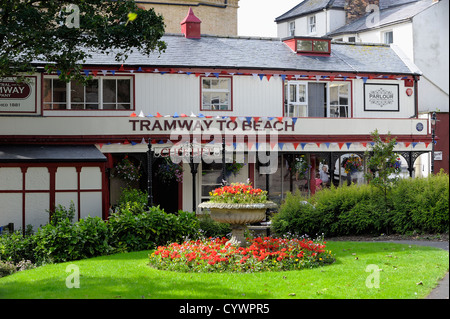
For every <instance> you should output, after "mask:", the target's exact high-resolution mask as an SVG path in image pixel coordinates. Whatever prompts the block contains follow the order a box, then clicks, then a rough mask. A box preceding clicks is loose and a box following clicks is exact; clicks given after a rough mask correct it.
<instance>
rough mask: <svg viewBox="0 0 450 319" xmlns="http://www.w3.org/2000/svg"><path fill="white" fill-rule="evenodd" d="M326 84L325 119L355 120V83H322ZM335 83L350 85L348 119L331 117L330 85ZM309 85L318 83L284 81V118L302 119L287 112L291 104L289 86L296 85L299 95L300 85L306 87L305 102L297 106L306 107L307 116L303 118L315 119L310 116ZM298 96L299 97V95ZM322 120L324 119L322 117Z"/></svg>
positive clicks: (348, 81)
mask: <svg viewBox="0 0 450 319" xmlns="http://www.w3.org/2000/svg"><path fill="white" fill-rule="evenodd" d="M320 82H323V83H325V84H326V87H325V89H326V94H327V96H326V104H327V105H326V113H327V114H326V115H327V116H325V117H323V118H330V119H332V118H336V119H339V118H353V82H352V81H351V80H345V81H340V80H334V81H328V80H324V81H320ZM335 82H339V83H340V84H346V85H348V96H347V98H348V104H347V116H346V117H336V116H331V107H332V105H331V92H330V89H331V87H330V85H331V83H335ZM308 83H316V81H311V80H285V81H284V85H283V96H284V99H283V100H284V102H283V116H286V117H300V116H292V115H290V114H289V112H288V113H286V111H287V109H286V108H287V107H288V106H289V104H290V103H291V102H289V99H290V96H289V85H290V84H295V85H296V86H297V88H296V91H297V94H298V85H305V84H306V87H305V102H297V103H296V104H295V105H299V106H303V105H305V106H306V116H305V117H302V118H313V117H309V116H308V102H309V95H308ZM297 96H298V95H297ZM338 106H339V107H340V106H342V105H341V104H338ZM321 118H322V117H321Z"/></svg>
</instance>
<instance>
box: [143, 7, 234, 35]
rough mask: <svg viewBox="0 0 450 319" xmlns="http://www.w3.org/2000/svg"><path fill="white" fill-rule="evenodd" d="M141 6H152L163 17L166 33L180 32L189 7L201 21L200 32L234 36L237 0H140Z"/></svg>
mask: <svg viewBox="0 0 450 319" xmlns="http://www.w3.org/2000/svg"><path fill="white" fill-rule="evenodd" d="M136 3H137V4H138V5H140V6H141V7H143V8H146V9H147V8H153V9H154V10H155V12H156V13H159V14H161V15H162V16H163V17H164V23H165V25H166V33H180V22H181V21H182V20H183V19H184V17H185V16H186V12H187V10H188V9H189V7H191V8H193V9H194V10H195V15H196V16H197V17H198V18H199V19H200V20H201V21H202V32H203V33H205V34H214V35H221V36H236V35H237V32H238V29H237V24H238V23H237V14H238V3H239V0H202V1H198V0H159V1H151V0H140V1H136Z"/></svg>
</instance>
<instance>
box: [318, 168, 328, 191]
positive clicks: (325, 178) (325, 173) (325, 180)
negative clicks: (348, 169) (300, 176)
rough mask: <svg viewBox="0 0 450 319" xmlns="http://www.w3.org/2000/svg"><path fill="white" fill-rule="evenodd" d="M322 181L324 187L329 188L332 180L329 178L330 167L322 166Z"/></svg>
mask: <svg viewBox="0 0 450 319" xmlns="http://www.w3.org/2000/svg"><path fill="white" fill-rule="evenodd" d="M319 176H320V179H321V180H322V186H327V185H328V182H329V181H330V178H329V177H328V167H327V166H326V165H322V170H321V171H320V173H319Z"/></svg>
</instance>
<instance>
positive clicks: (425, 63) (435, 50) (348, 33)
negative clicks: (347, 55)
mask: <svg viewBox="0 0 450 319" xmlns="http://www.w3.org/2000/svg"><path fill="white" fill-rule="evenodd" d="M448 6H449V1H445V0H444V1H438V0H401V1H391V0H358V1H326V0H324V1H311V0H306V1H303V2H301V3H300V4H299V5H298V6H296V7H294V8H293V9H292V10H290V11H288V12H286V13H285V14H283V15H281V16H280V17H278V18H277V19H276V20H275V21H276V23H277V25H278V36H286V35H287V33H288V32H289V30H295V34H296V35H299V36H303V35H309V34H311V30H312V29H313V30H315V31H314V34H315V35H316V36H328V37H331V38H332V39H333V40H335V41H344V42H357V43H383V44H387V45H392V46H393V47H395V48H396V49H397V50H398V52H399V54H403V55H404V56H405V58H406V59H408V60H410V61H412V62H413V63H414V65H416V66H417V67H418V68H419V69H420V72H421V73H422V74H421V79H420V81H419V82H418V87H419V91H420V94H419V96H418V107H419V113H420V114H421V116H425V117H429V118H431V115H432V112H437V117H438V121H437V125H436V128H435V130H436V136H437V139H436V145H435V148H436V152H437V157H436V159H435V163H434V164H435V167H434V171H435V172H439V170H440V169H444V171H446V172H447V173H448V172H449V171H450V170H449V163H450V153H449V144H448V114H449V113H448V112H449V78H448V72H449V56H448V52H449V40H448V39H449V7H448ZM311 21H313V22H314V26H313V27H311ZM308 25H309V27H308ZM443 70H444V72H443ZM421 161H422V166H423V167H428V169H427V170H429V169H430V163H431V154H429V155H428V156H424V157H422V158H421ZM424 175H427V172H426V170H424Z"/></svg>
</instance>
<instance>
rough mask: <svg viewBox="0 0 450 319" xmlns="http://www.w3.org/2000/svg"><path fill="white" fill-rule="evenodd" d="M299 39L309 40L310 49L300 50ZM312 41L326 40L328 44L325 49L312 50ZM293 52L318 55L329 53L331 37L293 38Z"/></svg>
mask: <svg viewBox="0 0 450 319" xmlns="http://www.w3.org/2000/svg"><path fill="white" fill-rule="evenodd" d="M299 41H305V42H311V50H300V49H299ZM314 42H326V43H327V46H328V50H327V51H317V50H314ZM295 52H297V53H299V54H302V53H303V54H318V55H329V54H331V39H323V38H295Z"/></svg>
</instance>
